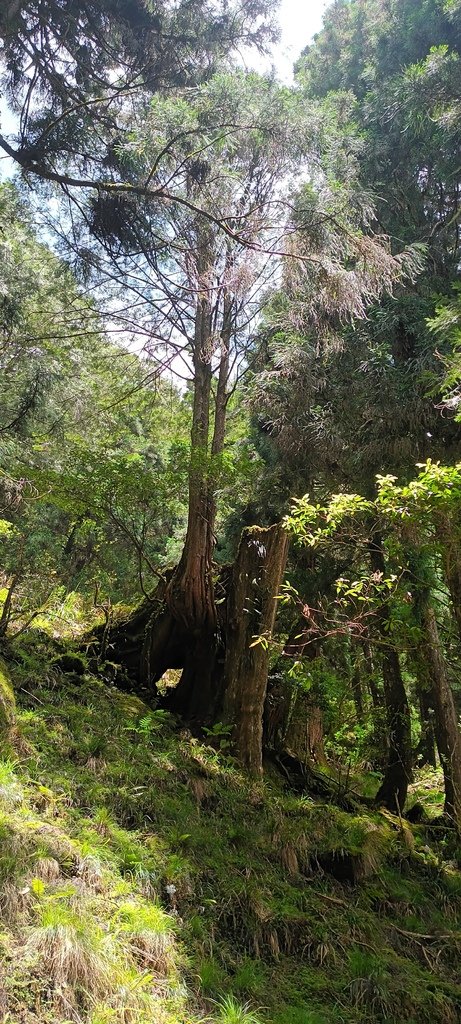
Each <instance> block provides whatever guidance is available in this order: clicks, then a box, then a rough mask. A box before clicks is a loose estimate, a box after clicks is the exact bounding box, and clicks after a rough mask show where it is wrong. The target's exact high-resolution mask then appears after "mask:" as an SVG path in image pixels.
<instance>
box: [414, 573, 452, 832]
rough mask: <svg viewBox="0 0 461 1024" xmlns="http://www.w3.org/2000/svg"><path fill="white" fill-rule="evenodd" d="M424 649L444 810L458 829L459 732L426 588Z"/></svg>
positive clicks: (435, 622)
mask: <svg viewBox="0 0 461 1024" xmlns="http://www.w3.org/2000/svg"><path fill="white" fill-rule="evenodd" d="M420 617H421V625H422V627H423V630H424V633H425V643H424V650H425V654H426V658H427V666H428V671H429V675H430V678H431V683H432V697H433V701H434V711H435V732H436V737H437V746H438V750H439V755H440V761H441V763H442V768H443V775H444V780H445V813H446V814H447V815H448V817H450V818H451V819H452V820H453V822H454V824H455V825H456V827H457V828H458V829H461V734H460V731H459V726H458V715H457V713H456V708H455V702H454V700H453V693H452V690H451V687H450V683H449V681H448V675H447V667H446V662H445V658H444V655H443V650H442V645H441V643H440V637H439V631H438V628H437V620H436V617H435V612H434V609H433V607H432V604H431V601H430V593H429V591H426V589H425V592H424V594H423V595H422V599H420Z"/></svg>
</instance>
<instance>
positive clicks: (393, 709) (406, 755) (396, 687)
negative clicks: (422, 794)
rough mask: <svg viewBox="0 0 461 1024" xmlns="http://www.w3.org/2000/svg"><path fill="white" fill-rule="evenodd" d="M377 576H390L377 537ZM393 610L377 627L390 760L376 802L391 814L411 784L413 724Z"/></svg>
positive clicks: (373, 554)
mask: <svg viewBox="0 0 461 1024" xmlns="http://www.w3.org/2000/svg"><path fill="white" fill-rule="evenodd" d="M370 558H371V565H372V569H373V572H376V573H380V574H382V577H383V578H384V577H385V575H386V563H385V560H384V555H383V550H382V541H381V537H379V536H378V535H375V536H374V537H373V538H372V540H371V542H370ZM389 618H390V608H389V604H388V602H387V601H385V602H383V604H382V605H381V606H380V608H379V609H378V611H377V625H378V629H379V633H380V637H381V644H382V672H383V683H384V697H385V701H386V717H387V731H388V740H389V747H388V756H387V765H386V769H385V773H384V778H383V781H382V783H381V786H380V787H379V790H378V793H377V794H376V802H377V803H380V804H384V806H385V807H387V808H388V809H389V810H390V811H393V812H394V813H395V811H398V812H401V811H403V808H404V806H405V801H406V798H407V791H408V784H409V782H410V781H411V775H412V770H411V762H412V757H411V722H410V708H409V705H408V700H407V695H406V692H405V686H404V683H403V679H402V672H401V669H400V662H399V656H398V653H397V651H396V649H395V647H393V646H392V644H391V642H390V638H389V628H388V627H389Z"/></svg>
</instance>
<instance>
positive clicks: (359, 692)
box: [351, 662, 365, 725]
mask: <svg viewBox="0 0 461 1024" xmlns="http://www.w3.org/2000/svg"><path fill="white" fill-rule="evenodd" d="M351 682H352V698H353V701H354V705H355V717H356V719H357V722H358V723H359V725H363V722H364V720H365V710H364V701H363V685H362V673H361V671H360V664H359V662H357V664H356V665H355V667H354V671H353V673H352V680H351Z"/></svg>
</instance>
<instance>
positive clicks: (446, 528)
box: [437, 515, 461, 641]
mask: <svg viewBox="0 0 461 1024" xmlns="http://www.w3.org/2000/svg"><path fill="white" fill-rule="evenodd" d="M437 526H438V533H439V536H440V537H441V539H442V545H443V546H442V564H443V571H444V576H445V580H446V583H447V587H448V590H449V593H450V598H451V606H452V610H453V616H454V619H455V622H456V627H457V632H458V637H459V640H460V641H461V538H460V536H459V532H460V531H459V526H458V525H457V526H456V527H455V526H454V524H453V523H452V522H451V521H450V519H449V517H448V516H442V515H440V516H439V518H438V522H437Z"/></svg>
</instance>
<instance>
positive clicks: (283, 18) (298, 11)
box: [273, 0, 328, 82]
mask: <svg viewBox="0 0 461 1024" xmlns="http://www.w3.org/2000/svg"><path fill="white" fill-rule="evenodd" d="M327 6H328V3H327V0H281V3H280V7H279V22H280V27H281V30H282V37H281V40H280V42H279V43H278V44H277V47H276V52H275V53H274V56H273V63H274V64H275V67H276V68H277V72H278V76H279V78H281V79H282V80H283V81H284V82H290V81H291V80H292V71H293V64H294V62H295V60H296V58H297V57H299V54H300V53H301V50H303V49H304V47H305V46H307V44H308V43H309V42H310V40H311V39H312V37H313V36H314V35H315V33H316V32H319V31H320V29H321V27H322V18H323V14H324V12H325V10H326V8H327Z"/></svg>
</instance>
